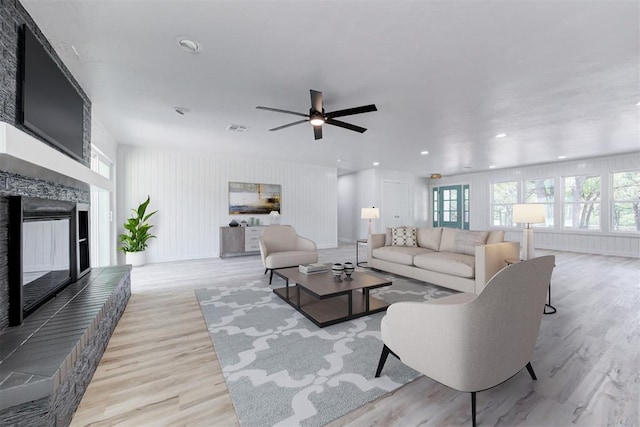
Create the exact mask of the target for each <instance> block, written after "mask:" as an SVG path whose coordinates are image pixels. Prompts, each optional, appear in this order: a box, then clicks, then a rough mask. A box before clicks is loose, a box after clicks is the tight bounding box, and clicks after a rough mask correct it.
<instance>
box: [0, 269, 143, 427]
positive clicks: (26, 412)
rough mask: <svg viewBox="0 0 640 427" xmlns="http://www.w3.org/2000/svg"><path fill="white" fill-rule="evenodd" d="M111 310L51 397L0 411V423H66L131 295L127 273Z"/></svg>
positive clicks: (24, 424)
mask: <svg viewBox="0 0 640 427" xmlns="http://www.w3.org/2000/svg"><path fill="white" fill-rule="evenodd" d="M113 295H114V300H113V304H112V307H113V308H114V309H113V310H108V311H107V314H105V316H104V317H103V319H102V321H101V322H100V325H99V326H98V328H97V329H96V331H95V332H94V334H93V335H92V336H91V338H90V339H89V341H88V343H87V345H86V347H85V349H84V350H83V351H82V353H81V354H80V356H78V358H77V359H76V362H75V363H74V365H73V369H72V370H70V371H69V372H68V373H67V375H66V377H65V379H64V381H63V382H62V384H60V387H58V389H57V390H56V392H55V393H54V394H53V396H51V397H49V398H44V399H40V400H36V401H33V402H28V403H24V404H22V405H18V406H13V407H11V408H8V409H6V410H4V411H1V412H0V424H2V425H11V426H67V425H69V424H70V423H71V418H72V417H73V414H74V412H75V410H76V408H77V407H78V405H79V404H80V400H81V399H82V396H83V395H84V392H85V390H86V389H87V387H88V386H89V382H90V381H91V378H92V377H93V373H94V372H95V370H96V368H97V367H98V363H99V362H100V359H101V357H102V354H103V353H104V350H105V349H106V348H107V344H108V343H109V339H110V338H111V334H112V333H113V330H114V329H115V328H116V325H117V323H118V320H120V317H121V316H122V313H123V312H124V309H125V307H126V305H127V302H128V301H129V297H130V296H131V276H130V274H128V273H127V274H126V276H125V277H123V278H122V279H121V281H120V283H119V285H118V287H117V288H116V289H115V291H114V294H113Z"/></svg>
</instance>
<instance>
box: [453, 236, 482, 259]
mask: <svg viewBox="0 0 640 427" xmlns="http://www.w3.org/2000/svg"><path fill="white" fill-rule="evenodd" d="M488 234H489V232H488V231H465V230H459V231H458V233H456V243H455V246H454V252H456V253H459V254H467V255H475V254H476V246H480V245H484V243H485V242H486V241H487V235H488Z"/></svg>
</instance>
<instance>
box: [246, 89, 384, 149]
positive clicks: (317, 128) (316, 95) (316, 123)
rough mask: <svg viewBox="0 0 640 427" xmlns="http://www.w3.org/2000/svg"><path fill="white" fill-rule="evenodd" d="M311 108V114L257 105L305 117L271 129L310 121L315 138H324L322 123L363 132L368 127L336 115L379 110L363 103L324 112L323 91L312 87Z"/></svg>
mask: <svg viewBox="0 0 640 427" xmlns="http://www.w3.org/2000/svg"><path fill="white" fill-rule="evenodd" d="M310 92H311V108H310V109H309V114H303V113H297V112H295V111H288V110H281V109H279V108H271V107H262V106H258V107H256V108H257V109H259V110H267V111H276V112H278V113H285V114H293V115H294V116H301V117H304V120H298V121H297V122H293V123H289V124H286V125H282V126H278V127H276V128H273V129H269V130H270V131H274V130H280V129H284V128H288V127H289V126H295V125H299V124H300V123H304V122H309V123H311V125H312V126H313V136H314V137H315V139H322V125H323V124H328V125H333V126H338V127H341V128H344V129H349V130H352V131H354V132H360V133H363V132H365V131H366V130H367V129H365V128H363V127H360V126H356V125H352V124H351V123H346V122H343V121H340V120H336V119H335V118H336V117H344V116H351V115H353V114H361V113H369V112H371V111H378V109H377V108H376V106H375V105H374V104H370V105H363V106H362V107H354V108H347V109H345V110H337V111H333V112H331V113H325V112H324V106H323V105H322V92H318V91H317V90H313V89H311V91H310Z"/></svg>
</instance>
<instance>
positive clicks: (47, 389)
mask: <svg viewBox="0 0 640 427" xmlns="http://www.w3.org/2000/svg"><path fill="white" fill-rule="evenodd" d="M21 25H26V26H27V27H28V28H29V29H31V31H32V32H33V33H34V34H35V35H36V37H37V38H38V39H39V40H40V42H41V43H42V44H43V45H44V46H45V48H46V49H47V50H48V51H49V53H50V54H51V56H52V58H53V59H54V62H56V63H57V64H58V66H59V68H60V69H61V70H62V71H63V73H64V74H65V75H67V77H68V78H69V81H70V82H71V84H72V85H73V86H75V87H76V89H77V90H78V93H79V94H80V95H81V96H82V97H83V99H84V101H85V102H84V109H83V116H84V126H83V128H84V147H83V152H84V155H83V159H82V161H80V162H78V161H76V160H74V159H72V158H71V157H69V156H67V155H65V154H63V153H61V152H60V150H59V149H57V148H56V147H54V146H51V145H50V144H48V143H47V142H46V141H43V140H41V138H39V137H38V136H37V135H35V134H33V133H32V132H30V131H29V130H28V129H26V128H24V126H22V125H21V123H20V120H19V108H20V105H21V100H20V97H21V94H20V90H19V89H20V87H19V86H20V84H19V81H18V75H19V73H18V70H19V67H20V64H19V60H20V58H19V28H20V26H21ZM0 28H2V31H0V45H1V46H2V49H1V50H2V52H0V57H2V61H0V81H2V85H0V425H16V426H23V425H24V426H45V425H46V426H54V425H57V426H60V425H68V424H69V423H70V420H71V418H72V416H73V413H74V411H75V409H76V408H77V406H78V404H79V402H80V400H81V398H82V395H83V394H84V390H85V389H86V387H87V385H88V384H89V382H90V380H91V377H92V376H93V373H94V371H95V369H96V367H97V365H98V363H99V361H100V359H101V357H102V354H103V352H104V349H105V348H106V345H107V343H108V341H109V338H110V337H111V334H112V332H113V330H114V328H115V326H116V324H117V322H118V320H119V319H120V317H121V316H122V313H123V312H124V309H125V307H126V304H127V301H128V299H129V296H130V294H131V285H130V267H129V266H121V267H105V268H94V269H92V270H91V271H90V272H89V273H88V274H86V275H84V276H83V277H82V278H80V279H79V280H78V281H77V282H75V283H72V284H71V285H69V286H68V287H67V288H65V289H64V290H63V291H61V292H60V293H59V294H58V295H57V296H56V298H54V299H53V300H51V301H49V302H48V303H47V304H45V305H43V306H42V307H40V308H39V309H37V310H36V311H35V312H34V313H33V314H32V315H31V316H29V317H28V318H27V319H26V320H25V322H24V323H23V325H21V326H16V327H9V321H8V306H9V294H8V280H9V279H8V268H7V255H8V238H9V237H8V236H9V227H10V226H11V225H10V224H9V206H8V199H7V197H8V196H27V197H37V198H44V199H55V200H64V201H70V202H74V203H85V204H89V202H90V200H89V198H90V197H89V188H90V185H97V186H99V187H101V188H103V189H106V190H108V191H113V182H112V181H110V180H108V179H106V178H104V177H102V176H101V175H99V174H97V173H95V172H93V171H91V169H90V168H89V165H90V159H91V101H90V100H89V98H88V97H87V95H86V94H85V93H84V92H83V90H82V88H81V87H80V86H79V85H78V83H77V82H76V81H75V79H74V78H73V76H72V75H71V73H70V72H69V70H68V69H67V68H66V67H65V65H64V64H63V63H62V61H61V60H60V58H59V57H58V55H57V54H56V52H55V50H54V49H53V48H52V46H51V44H50V43H49V41H48V40H47V39H46V37H45V36H44V35H43V34H42V32H41V31H40V29H39V28H38V26H37V25H36V23H35V22H34V21H33V19H32V18H31V16H29V14H28V13H27V12H26V10H25V9H24V7H23V6H22V5H21V4H20V2H19V0H0Z"/></svg>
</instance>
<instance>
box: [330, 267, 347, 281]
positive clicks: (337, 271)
mask: <svg viewBox="0 0 640 427" xmlns="http://www.w3.org/2000/svg"><path fill="white" fill-rule="evenodd" d="M331 271H332V272H333V280H334V281H336V282H342V278H341V276H342V273H343V272H344V266H343V265H342V264H340V263H339V262H337V263H335V264H333V265H332V266H331Z"/></svg>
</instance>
